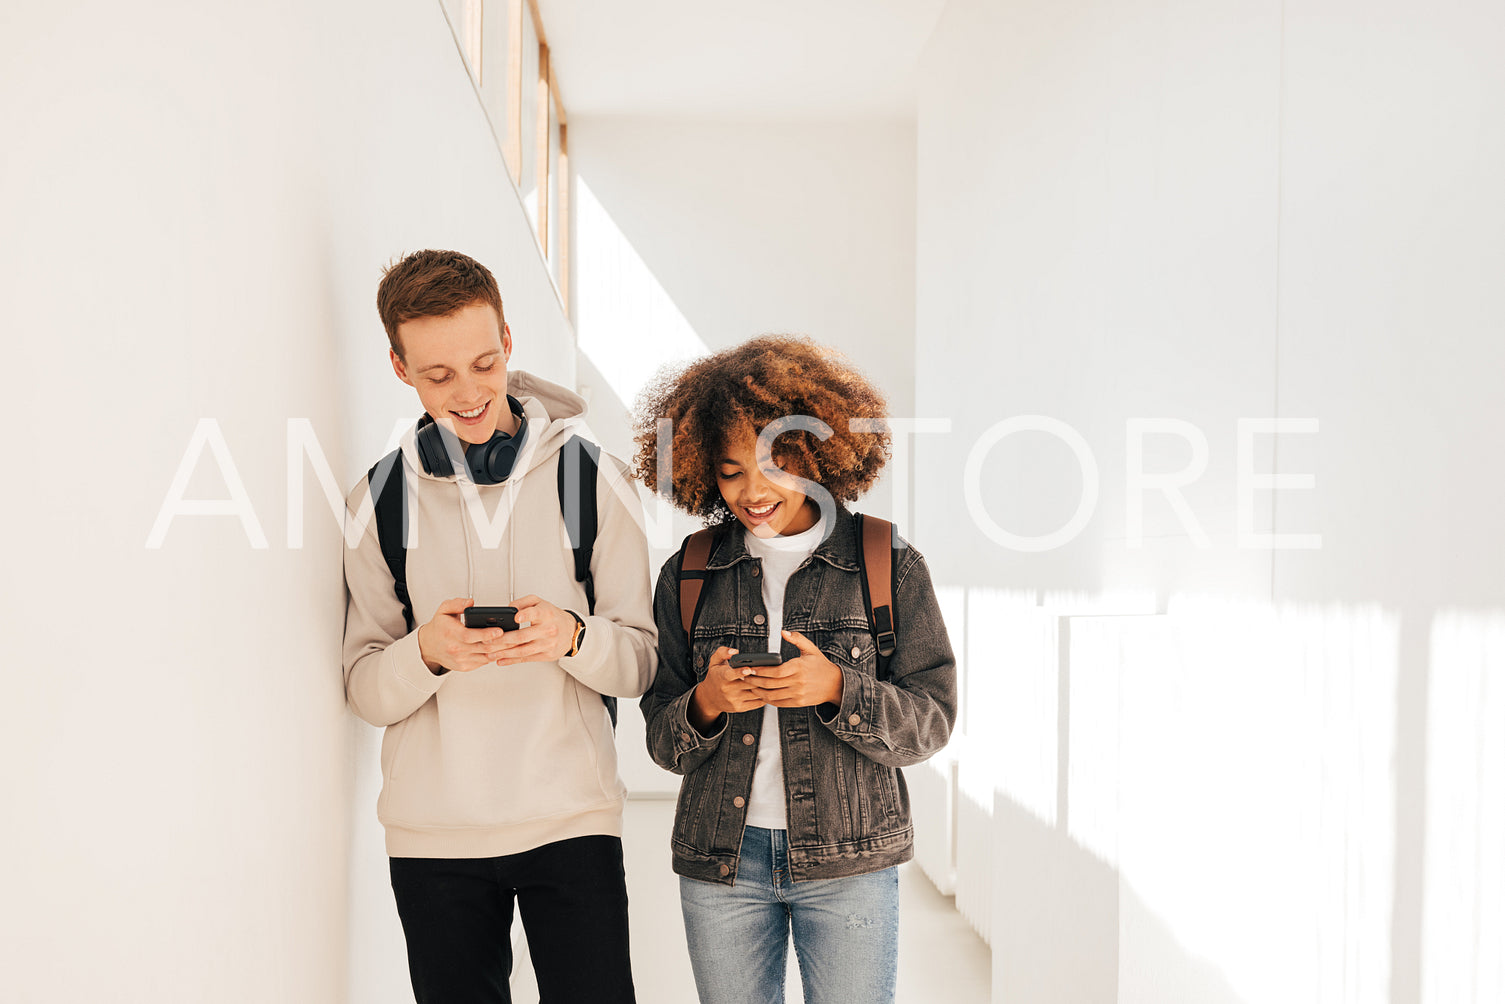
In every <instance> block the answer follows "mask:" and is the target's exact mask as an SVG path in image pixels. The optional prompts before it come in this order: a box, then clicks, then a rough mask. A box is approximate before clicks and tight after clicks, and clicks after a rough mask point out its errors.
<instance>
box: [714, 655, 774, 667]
mask: <svg viewBox="0 0 1505 1004" xmlns="http://www.w3.org/2000/svg"><path fill="white" fill-rule="evenodd" d="M783 664H784V657H783V656H782V655H779V653H777V652H738V653H737V654H736V655H734V656H732V657H731V659H729V660H728V661H727V665H729V666H731V667H732V668H733V669H741V668H742V667H744V666H782V665H783Z"/></svg>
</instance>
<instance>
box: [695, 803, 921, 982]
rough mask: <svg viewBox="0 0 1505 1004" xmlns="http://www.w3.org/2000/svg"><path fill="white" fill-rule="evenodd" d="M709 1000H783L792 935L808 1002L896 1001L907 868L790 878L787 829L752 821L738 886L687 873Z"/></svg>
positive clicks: (699, 973)
mask: <svg viewBox="0 0 1505 1004" xmlns="http://www.w3.org/2000/svg"><path fill="white" fill-rule="evenodd" d="M679 898H680V904H681V905H682V906H683V908H684V914H685V936H686V939H687V940H688V942H689V946H690V965H691V967H692V968H693V969H694V971H695V989H696V990H697V991H698V992H699V994H700V1004H783V1001H784V972H785V968H786V966H787V965H788V958H789V955H788V953H789V935H790V933H791V932H792V933H793V935H794V950H795V953H796V954H797V956H798V958H799V964H800V977H801V979H802V980H803V982H804V987H805V1002H806V1004H858V1002H860V1004H892V1001H893V999H894V983H895V980H896V979H897V978H898V958H899V873H898V871H897V869H894V868H885V869H883V870H882V871H877V872H871V873H869V874H867V875H853V876H850V877H848V878H835V879H818V880H814V881H810V882H798V883H795V882H791V881H790V880H789V843H788V840H787V838H786V835H785V831H783V830H764V829H761V828H759V827H756V826H748V827H744V828H743V831H742V851H741V854H740V856H739V859H738V865H737V880H736V885H733V886H728V885H724V884H722V883H719V882H702V881H700V880H699V879H692V878H686V877H684V876H680V879H679Z"/></svg>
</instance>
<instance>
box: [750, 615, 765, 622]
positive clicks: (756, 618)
mask: <svg viewBox="0 0 1505 1004" xmlns="http://www.w3.org/2000/svg"><path fill="white" fill-rule="evenodd" d="M764 620H765V618H764V616H763V615H762V614H753V623H754V624H762V623H763V621H764Z"/></svg>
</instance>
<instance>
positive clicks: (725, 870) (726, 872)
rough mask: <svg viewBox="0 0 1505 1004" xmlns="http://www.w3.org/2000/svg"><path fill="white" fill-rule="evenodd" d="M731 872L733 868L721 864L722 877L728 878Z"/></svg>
mask: <svg viewBox="0 0 1505 1004" xmlns="http://www.w3.org/2000/svg"><path fill="white" fill-rule="evenodd" d="M731 873H732V870H731V869H730V868H728V867H727V866H726V865H722V866H721V877H722V878H726V877H727V876H728V875H730V874H731Z"/></svg>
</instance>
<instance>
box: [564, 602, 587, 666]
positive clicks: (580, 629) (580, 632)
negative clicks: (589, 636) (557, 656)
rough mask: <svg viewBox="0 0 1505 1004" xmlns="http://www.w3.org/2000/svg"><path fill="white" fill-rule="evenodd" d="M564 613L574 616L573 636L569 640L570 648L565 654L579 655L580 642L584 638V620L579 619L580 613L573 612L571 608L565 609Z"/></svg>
mask: <svg viewBox="0 0 1505 1004" xmlns="http://www.w3.org/2000/svg"><path fill="white" fill-rule="evenodd" d="M565 613H567V614H569V615H570V616H571V617H573V618H575V637H574V639H573V640H572V641H571V642H570V650H569V651H568V652H566V653H565V655H566V656H571V655H579V654H580V643H581V642H583V641H584V640H585V621H584V620H583V619H581V617H580V615H579V614H577V613H575V611H573V610H566V611H565Z"/></svg>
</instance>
